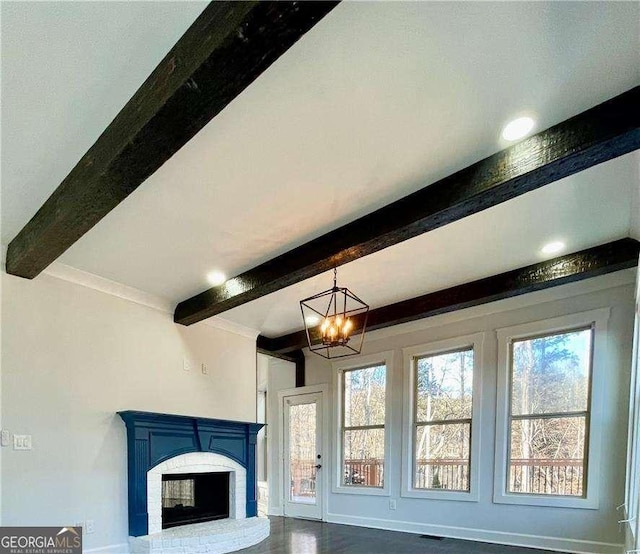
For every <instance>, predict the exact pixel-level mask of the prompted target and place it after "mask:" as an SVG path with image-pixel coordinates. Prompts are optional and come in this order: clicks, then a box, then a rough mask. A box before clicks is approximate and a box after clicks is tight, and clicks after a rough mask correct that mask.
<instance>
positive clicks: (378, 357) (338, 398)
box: [331, 351, 393, 496]
mask: <svg viewBox="0 0 640 554" xmlns="http://www.w3.org/2000/svg"><path fill="white" fill-rule="evenodd" d="M376 364H380V365H383V364H384V365H385V366H386V368H387V374H386V376H385V404H384V411H385V413H384V486H383V487H380V488H378V487H359V486H357V485H344V484H342V451H341V449H342V437H341V433H342V424H341V423H342V412H341V410H342V375H343V373H344V372H345V371H346V370H350V369H357V368H361V367H370V366H373V365H376ZM332 366H333V390H334V426H333V428H334V439H335V440H334V441H333V461H334V468H335V469H334V471H333V478H332V479H331V491H332V492H334V493H338V494H363V495H369V496H389V481H390V478H391V455H390V452H389V448H390V438H391V437H390V425H391V405H392V402H391V381H392V376H393V351H387V352H380V353H378V354H371V355H368V356H358V357H355V358H348V359H344V360H337V361H335V362H333V364H332Z"/></svg>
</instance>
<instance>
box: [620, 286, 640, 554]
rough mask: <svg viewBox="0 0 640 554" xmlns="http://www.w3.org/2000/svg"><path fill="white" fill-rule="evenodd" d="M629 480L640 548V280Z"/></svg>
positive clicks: (627, 511) (634, 536)
mask: <svg viewBox="0 0 640 554" xmlns="http://www.w3.org/2000/svg"><path fill="white" fill-rule="evenodd" d="M627 445H628V446H627V472H626V475H627V478H626V487H625V498H624V512H623V513H624V519H626V520H627V530H628V533H630V535H631V537H630V538H631V548H639V547H640V517H639V516H640V483H639V482H638V481H640V279H638V281H637V283H636V302H635V318H634V325H633V351H632V354H631V387H630V394H629V429H628V435H627Z"/></svg>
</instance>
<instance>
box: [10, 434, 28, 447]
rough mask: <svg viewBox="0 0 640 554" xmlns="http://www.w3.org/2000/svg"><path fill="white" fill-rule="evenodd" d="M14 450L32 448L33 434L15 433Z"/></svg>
mask: <svg viewBox="0 0 640 554" xmlns="http://www.w3.org/2000/svg"><path fill="white" fill-rule="evenodd" d="M13 449H14V450H31V435H13Z"/></svg>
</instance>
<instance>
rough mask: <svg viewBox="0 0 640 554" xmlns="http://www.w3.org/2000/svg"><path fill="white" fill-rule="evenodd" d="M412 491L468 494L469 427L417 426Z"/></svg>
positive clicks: (446, 425)
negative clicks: (413, 488)
mask: <svg viewBox="0 0 640 554" xmlns="http://www.w3.org/2000/svg"><path fill="white" fill-rule="evenodd" d="M414 440H415V445H416V465H415V475H414V487H415V488H425V489H446V490H458V491H468V490H469V444H470V442H471V424H470V423H447V424H444V425H418V426H417V427H416V435H415V437H414Z"/></svg>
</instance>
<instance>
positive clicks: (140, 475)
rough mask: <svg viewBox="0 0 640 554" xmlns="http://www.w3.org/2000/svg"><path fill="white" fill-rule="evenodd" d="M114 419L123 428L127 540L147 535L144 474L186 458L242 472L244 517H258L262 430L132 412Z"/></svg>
mask: <svg viewBox="0 0 640 554" xmlns="http://www.w3.org/2000/svg"><path fill="white" fill-rule="evenodd" d="M118 415H119V416H120V417H121V418H122V419H123V421H124V422H125V425H126V426H127V469H128V486H129V535H131V536H132V537H139V536H141V535H146V534H148V530H149V526H148V524H149V521H148V514H147V472H148V471H149V470H150V469H151V468H152V467H154V466H156V465H158V464H159V463H161V462H164V461H165V460H168V459H169V458H173V457H174V456H179V455H180V454H186V453H188V452H215V453H217V454H222V455H223V456H228V457H229V458H231V459H233V460H235V461H236V462H238V463H239V464H240V465H242V466H243V467H244V468H245V469H246V470H247V517H253V516H255V515H257V512H258V504H257V500H256V436H257V434H258V431H260V429H262V427H263V426H264V424H262V423H249V422H244V421H228V420H225V419H208V418H204V417H189V416H181V415H170V414H156V413H152V412H137V411H131V410H127V411H124V412H118Z"/></svg>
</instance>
